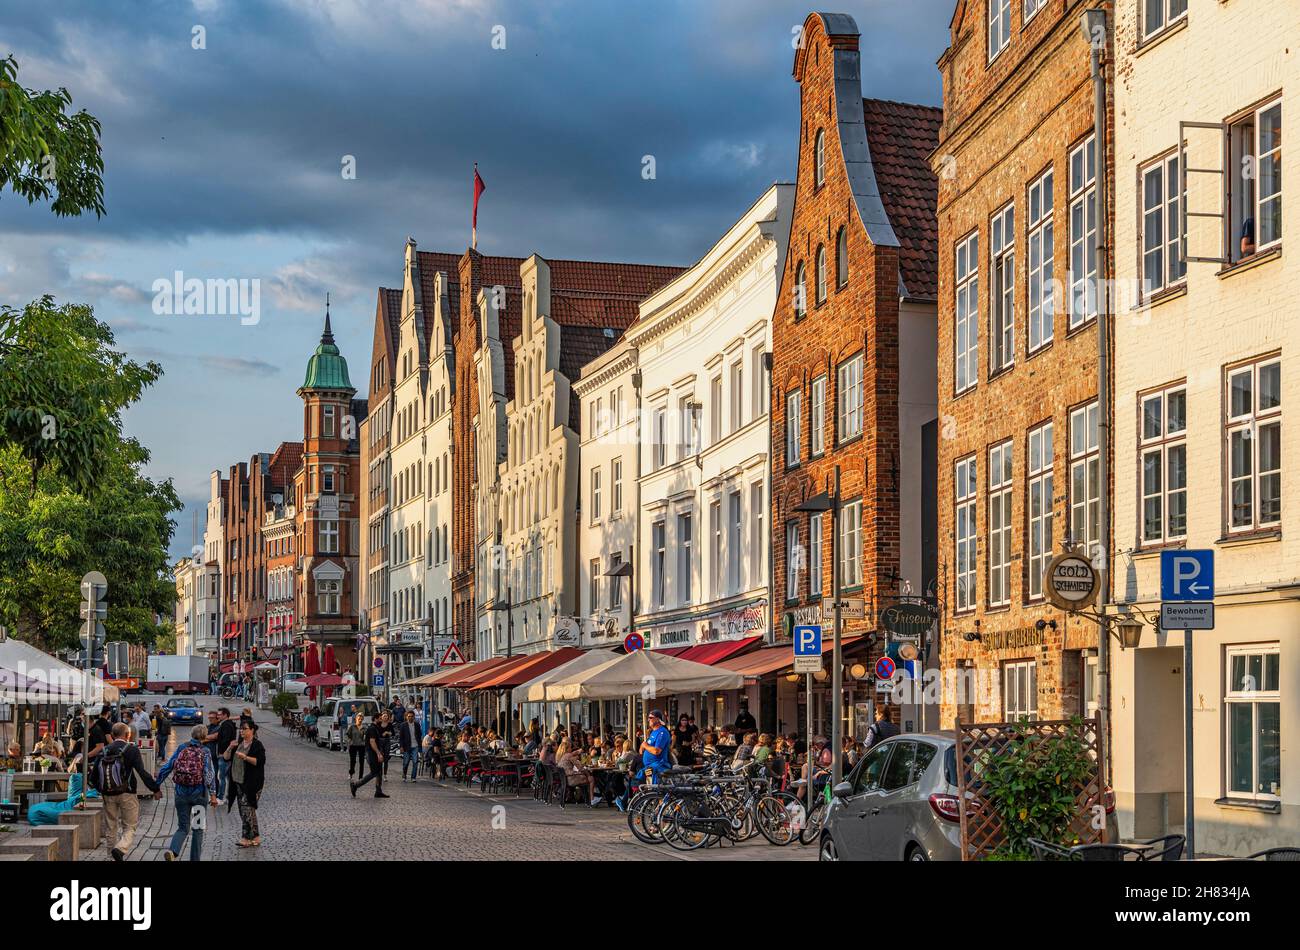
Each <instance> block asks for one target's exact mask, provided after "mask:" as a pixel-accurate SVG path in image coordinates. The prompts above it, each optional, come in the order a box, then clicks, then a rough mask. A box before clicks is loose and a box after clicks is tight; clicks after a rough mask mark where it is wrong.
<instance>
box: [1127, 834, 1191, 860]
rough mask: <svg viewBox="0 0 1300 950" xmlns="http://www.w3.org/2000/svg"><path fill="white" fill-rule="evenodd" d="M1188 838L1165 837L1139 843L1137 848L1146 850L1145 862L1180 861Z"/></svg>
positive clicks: (1180, 836)
mask: <svg viewBox="0 0 1300 950" xmlns="http://www.w3.org/2000/svg"><path fill="white" fill-rule="evenodd" d="M1186 844H1187V838H1185V837H1184V836H1183V835H1164V836H1163V837H1160V838H1152V839H1151V840H1150V841H1139V842H1137V847H1141V848H1146V854H1145V855H1144V856H1143V858H1142V860H1143V861H1178V860H1181V859H1182V856H1183V848H1184V846H1186Z"/></svg>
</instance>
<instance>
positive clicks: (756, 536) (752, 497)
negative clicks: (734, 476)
mask: <svg viewBox="0 0 1300 950" xmlns="http://www.w3.org/2000/svg"><path fill="white" fill-rule="evenodd" d="M765 495H766V492H765V491H764V488H763V483H762V482H753V483H751V484H750V486H749V531H750V537H749V549H750V550H749V556H750V557H751V558H752V560H751V561H750V570H751V572H752V573H751V574H750V586H751V587H758V586H759V585H760V584H763V583H764V579H765V578H766V577H767V573H766V571H764V570H763V554H764V553H765V552H766V551H767V548H768V544H769V543H770V541H769V539H768V537H767V535H766V534H764V533H763V524H764V521H765V519H764V516H763V511H764V509H766V507H767V505H766V504H765V503H764V502H765V499H764V496H765Z"/></svg>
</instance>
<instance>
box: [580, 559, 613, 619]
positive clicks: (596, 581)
mask: <svg viewBox="0 0 1300 950" xmlns="http://www.w3.org/2000/svg"><path fill="white" fill-rule="evenodd" d="M589 567H590V570H591V578H590V581H589V582H588V585H587V597H588V599H589V601H590V603H591V606H590V607H589V608H588V612H589V613H593V614H594V613H595V612H596V610H597V608H598V606H599V605H600V558H598V557H593V558H592V559H591V563H590V564H589ZM613 580H617V578H613Z"/></svg>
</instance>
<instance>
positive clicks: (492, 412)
mask: <svg viewBox="0 0 1300 950" xmlns="http://www.w3.org/2000/svg"><path fill="white" fill-rule="evenodd" d="M504 310H505V300H504V293H501V294H498V293H497V292H495V288H492V289H490V290H489V291H484V290H480V291H479V294H478V299H477V300H475V301H474V314H475V317H476V319H477V320H478V321H479V340H480V344H481V345H480V346H479V348H478V351H477V352H476V353H475V354H474V372H475V375H476V376H477V379H476V383H477V386H478V405H477V406H476V407H475V412H474V416H473V419H472V421H471V426H472V428H473V435H472V438H471V442H470V444H471V445H473V446H474V451H475V459H474V471H475V472H476V473H477V475H478V478H477V482H476V492H475V495H474V506H475V508H474V512H475V517H474V535H475V537H474V563H475V571H476V579H477V583H476V584H475V586H474V597H475V621H476V627H475V639H476V642H475V645H474V646H475V652H474V655H475V656H476V657H479V658H486V657H491V656H496V655H498V654H497V653H496V652H494V647H493V634H494V629H495V626H496V615H497V605H498V602H504V599H505V597H506V588H507V583H506V578H507V576H508V575H509V568H510V565H509V563H508V561H507V559H506V556H505V554H504V550H505V542H504V539H503V537H502V533H503V532H504V531H505V527H504V526H503V525H501V524H499V520H500V518H501V481H500V466H501V465H502V463H503V461H504V460H505V457H506V362H505V346H504V345H503V343H502V341H501V320H502V316H503V311H504ZM504 653H505V650H504V639H503V644H502V650H501V651H500V654H501V655H504Z"/></svg>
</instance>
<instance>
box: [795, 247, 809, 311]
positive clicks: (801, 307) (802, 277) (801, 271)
mask: <svg viewBox="0 0 1300 950" xmlns="http://www.w3.org/2000/svg"><path fill="white" fill-rule="evenodd" d="M807 315H808V268H807V267H806V266H805V265H804V262H803V261H800V262H799V263H798V264H797V265H795V269H794V318H795V320H802V319H803V318H804V317H806V316H807Z"/></svg>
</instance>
